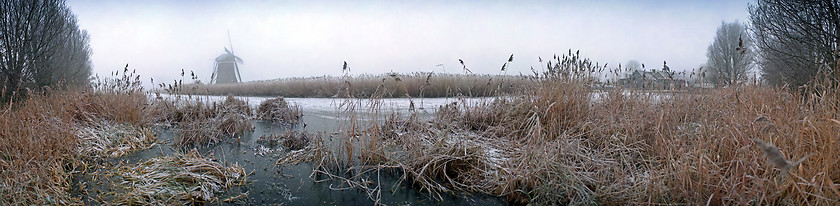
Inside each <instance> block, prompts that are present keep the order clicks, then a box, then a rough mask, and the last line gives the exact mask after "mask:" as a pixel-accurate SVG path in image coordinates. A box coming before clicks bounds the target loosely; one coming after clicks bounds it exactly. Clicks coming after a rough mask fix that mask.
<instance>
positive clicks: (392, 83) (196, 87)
mask: <svg viewBox="0 0 840 206" xmlns="http://www.w3.org/2000/svg"><path fill="white" fill-rule="evenodd" d="M535 84H536V81H535V80H534V79H532V78H530V77H528V76H509V75H460V74H436V73H421V72H415V73H410V74H396V73H394V74H381V75H360V76H343V77H333V76H321V77H307V78H285V79H276V80H266V81H253V82H244V83H239V84H213V85H208V84H185V85H183V86H180V87H178V88H174V89H173V90H168V91H171V92H172V93H177V94H193V95H228V94H232V95H236V96H266V97H274V96H283V97H346V96H353V97H360V98H366V97H370V96H371V95H372V94H374V93H376V92H379V93H377V94H378V96H380V97H385V98H390V97H428V98H433V97H452V96H473V97H476V96H497V95H502V94H510V93H517V92H522V91H525V90H526V89H529V88H533V87H534V85H535Z"/></svg>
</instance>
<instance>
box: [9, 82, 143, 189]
mask: <svg viewBox="0 0 840 206" xmlns="http://www.w3.org/2000/svg"><path fill="white" fill-rule="evenodd" d="M131 75H133V74H125V73H124V74H123V77H122V78H115V79H119V80H108V81H102V80H100V81H97V83H95V84H94V87H92V88H68V89H64V90H52V89H48V88H47V89H44V90H42V91H40V92H33V93H31V94H30V95H28V97H27V98H26V99H22V100H16V101H11V102H4V104H3V106H2V111H0V113H2V115H0V141H2V142H3V144H0V204H3V205H33V204H36V205H68V204H80V200H79V199H78V198H74V197H72V196H71V195H70V194H69V192H68V187H69V185H70V182H71V172H73V171H75V170H77V169H82V170H83V169H84V167H86V166H87V165H89V163H90V162H89V161H88V160H89V159H91V158H96V157H98V156H100V155H101V156H111V155H122V154H124V153H125V152H129V151H134V150H137V149H141V148H145V147H147V146H148V145H149V144H153V143H151V141H150V137H149V135H148V133H146V132H144V131H147V130H145V129H143V128H144V126H145V125H146V124H147V123H148V122H146V121H145V120H144V117H143V116H144V115H143V113H144V112H143V108H144V106H145V105H144V103H145V102H146V96H145V94H143V93H142V89H139V82H138V81H135V80H136V78H134V76H131ZM108 125H112V126H113V125H124V126H116V128H114V129H106V128H103V127H109V128H110V127H111V126H108ZM129 125H130V126H129Z"/></svg>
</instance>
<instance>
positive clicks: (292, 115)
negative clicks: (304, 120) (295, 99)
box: [257, 97, 303, 125]
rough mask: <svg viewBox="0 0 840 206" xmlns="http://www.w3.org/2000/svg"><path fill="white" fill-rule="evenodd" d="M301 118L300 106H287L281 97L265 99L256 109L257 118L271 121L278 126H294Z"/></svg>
mask: <svg viewBox="0 0 840 206" xmlns="http://www.w3.org/2000/svg"><path fill="white" fill-rule="evenodd" d="M301 117H303V111H301V108H300V105H297V104H289V103H288V102H286V100H285V99H283V97H277V98H274V99H267V100H265V101H263V102H261V103H260V106H259V107H257V118H259V119H266V120H272V121H274V122H275V123H278V124H285V125H294V124H297V123H299V122H300V118H301Z"/></svg>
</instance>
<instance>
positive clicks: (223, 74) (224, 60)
mask: <svg viewBox="0 0 840 206" xmlns="http://www.w3.org/2000/svg"><path fill="white" fill-rule="evenodd" d="M241 62H242V59H240V58H239V57H237V56H235V55H233V52H231V51H229V50H227V48H225V53H222V54H221V55H219V56H218V57H216V61H215V65H213V75H212V76H211V77H210V84H231V83H239V82H242V77H240V76H239V63H241Z"/></svg>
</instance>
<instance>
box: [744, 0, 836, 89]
mask: <svg viewBox="0 0 840 206" xmlns="http://www.w3.org/2000/svg"><path fill="white" fill-rule="evenodd" d="M749 10H750V20H751V21H752V25H753V32H754V33H755V38H756V45H757V47H758V48H759V52H760V60H761V63H760V66H761V69H762V71H763V72H764V78H765V79H766V80H768V81H769V82H770V83H775V84H779V85H781V84H785V83H787V84H789V85H790V86H792V87H796V86H800V85H804V84H806V83H807V82H809V81H811V80H812V79H814V77H815V75H817V74H818V73H819V71H820V69H823V68H824V69H826V70H824V73H825V74H827V75H829V77H832V78H833V79H834V80H835V81H836V80H838V79H840V78H838V77H840V72H837V71H834V70H833V69H832V68H836V66H837V54H836V53H835V52H836V50H837V49H838V40H840V36H838V35H840V1H838V0H824V1H813V0H758V1H756V4H755V5H751V6H750V9H749Z"/></svg>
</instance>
